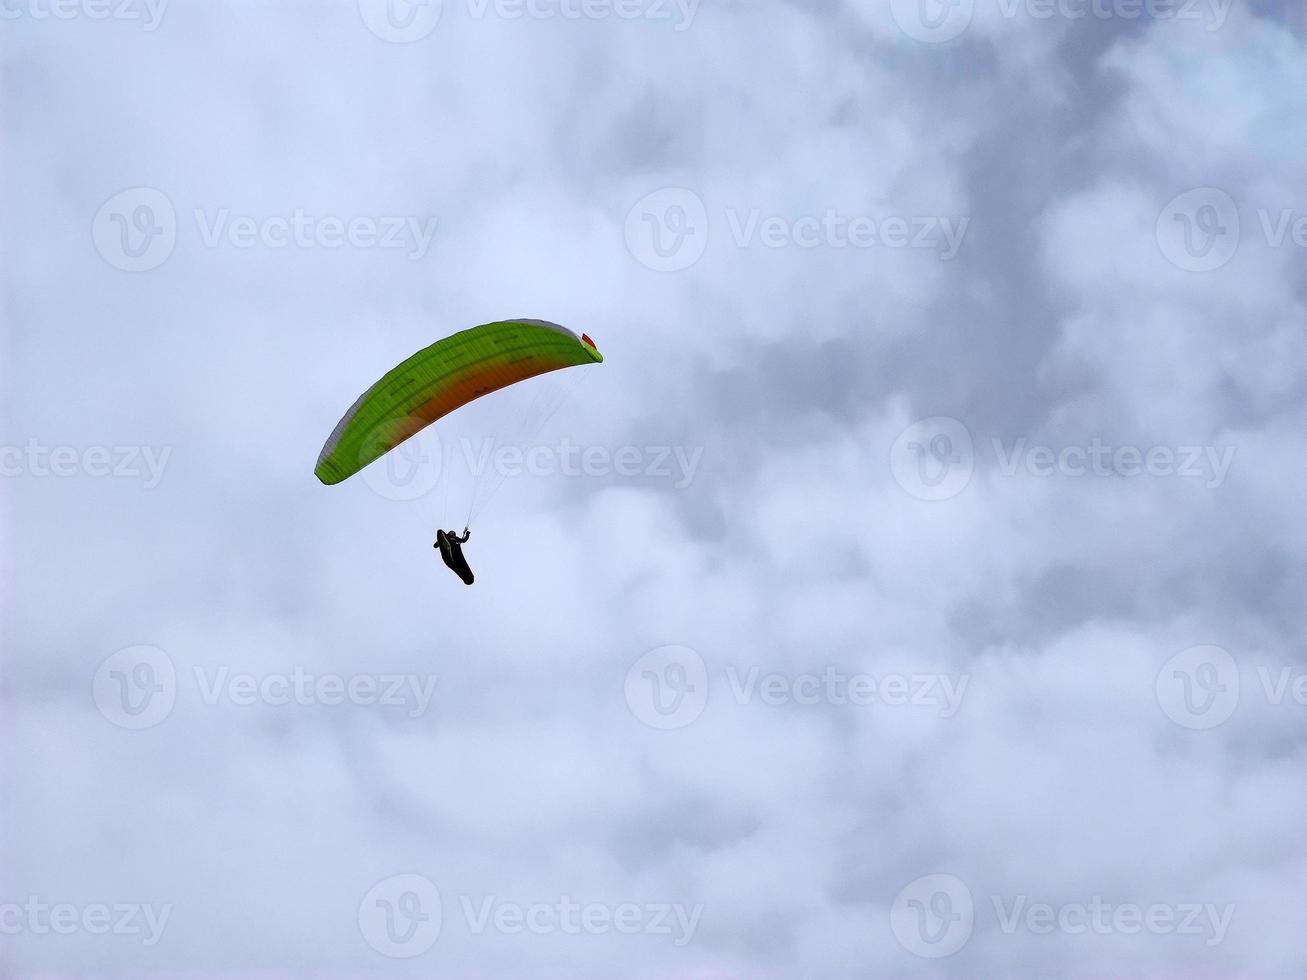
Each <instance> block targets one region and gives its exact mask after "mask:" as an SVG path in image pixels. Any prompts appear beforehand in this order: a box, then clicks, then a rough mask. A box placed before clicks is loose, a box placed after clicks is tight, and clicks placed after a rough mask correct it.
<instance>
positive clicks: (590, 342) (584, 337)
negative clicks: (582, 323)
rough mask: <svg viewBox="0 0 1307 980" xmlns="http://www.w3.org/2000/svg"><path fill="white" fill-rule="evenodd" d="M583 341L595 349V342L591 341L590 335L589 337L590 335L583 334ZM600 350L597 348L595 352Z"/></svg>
mask: <svg viewBox="0 0 1307 980" xmlns="http://www.w3.org/2000/svg"><path fill="white" fill-rule="evenodd" d="M581 339H582V340H584V341H585V342H586V343H587V344H589V345H590V346H591V347H594V346H595V342H594V341H593V340H591V339H590V335H589V334H588V333H583V334H581ZM598 349H599V348H598V347H595V350H598Z"/></svg>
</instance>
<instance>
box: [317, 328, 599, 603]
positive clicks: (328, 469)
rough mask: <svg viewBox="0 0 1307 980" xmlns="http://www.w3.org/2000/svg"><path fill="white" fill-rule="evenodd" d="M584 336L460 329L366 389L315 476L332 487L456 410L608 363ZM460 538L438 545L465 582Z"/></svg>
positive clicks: (441, 538) (442, 537) (468, 575)
mask: <svg viewBox="0 0 1307 980" xmlns="http://www.w3.org/2000/svg"><path fill="white" fill-rule="evenodd" d="M603 359H604V358H603V355H602V354H600V353H599V350H598V348H596V347H595V344H594V341H592V340H591V339H590V338H589V337H588V336H587V335H585V334H581V335H580V336H577V335H576V334H575V333H573V332H572V331H571V330H569V329H567V328H566V327H564V326H560V325H559V324H557V323H550V322H549V321H547V320H529V319H519V320H499V321H496V322H494V323H483V324H481V325H480V326H477V327H472V328H470V329H468V330H462V331H460V332H458V333H456V334H453V335H452V336H449V337H446V338H445V339H444V340H438V341H436V343H434V344H432V345H431V346H430V347H426V348H423V349H422V350H420V351H418V352H417V353H416V354H414V355H412V356H411V357H409V358H407V359H406V360H404V361H403V362H401V363H400V364H399V365H397V366H396V367H394V368H392V369H391V370H390V371H388V372H386V374H385V375H384V376H383V377H382V378H381V379H380V380H379V381H377V382H376V383H375V384H374V385H373V386H372V387H371V388H369V389H368V390H367V391H365V392H364V393H363V394H362V395H360V396H359V397H358V399H357V400H356V401H355V402H354V404H353V405H351V406H350V408H349V410H348V411H347V412H346V413H345V415H344V416H343V417H342V418H341V420H340V421H339V422H338V423H337V424H336V427H335V428H334V429H333V430H332V432H331V435H330V436H328V437H327V441H326V443H325V444H324V445H323V447H322V452H321V453H320V454H319V455H318V462H317V465H316V466H315V467H314V470H313V472H314V474H315V475H316V476H317V478H318V479H319V480H321V481H322V482H323V483H325V484H327V485H329V486H330V485H333V484H337V483H340V482H342V481H344V480H347V479H349V478H350V477H351V476H353V475H354V474H355V473H357V472H359V470H361V469H363V468H364V467H365V466H367V465H368V464H369V463H372V462H373V461H375V460H377V459H379V458H380V457H382V456H384V455H385V454H386V453H388V452H390V450H392V449H394V448H395V447H396V446H398V445H400V444H401V443H403V442H404V441H406V440H407V439H409V438H411V437H412V436H414V435H416V434H417V433H418V432H421V431H422V430H423V429H425V428H426V427H427V426H428V425H430V424H431V423H432V422H435V421H436V420H437V419H440V418H443V417H444V416H446V415H448V414H449V413H450V412H453V411H454V410H455V409H458V408H461V407H462V406H464V405H466V404H468V403H469V402H472V401H475V400H476V399H478V398H481V397H483V396H485V395H488V394H490V393H492V392H495V391H498V390H500V389H501V388H507V387H508V386H510V385H514V384H517V383H518V382H520V381H525V380H527V379H528V378H534V377H536V376H537V375H541V374H546V373H548V372H551V371H558V370H561V369H563V368H568V367H578V366H581V365H585V364H597V363H600V362H602V361H603ZM467 538H468V532H467V529H466V528H464V533H463V536H462V537H461V538H460V537H459V536H458V535H456V534H454V533H453V532H452V531H451V532H446V531H440V532H439V535H438V536H437V541H436V544H435V547H437V548H439V549H440V553H441V557H442V558H444V560H445V564H446V565H448V566H449V567H450V568H451V569H453V571H454V572H455V573H457V574H458V576H459V578H461V579H463V581H464V582H466V583H467V584H468V585H471V584H472V581H473V576H472V571H471V569H469V568H468V565H467V561H466V559H464V558H463V555H462V550H461V547H460V546H461V545H462V544H463V543H464V542H466V541H467Z"/></svg>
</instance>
